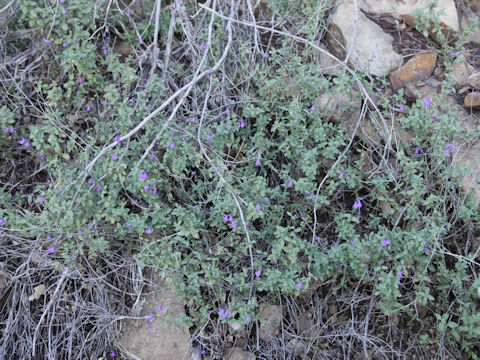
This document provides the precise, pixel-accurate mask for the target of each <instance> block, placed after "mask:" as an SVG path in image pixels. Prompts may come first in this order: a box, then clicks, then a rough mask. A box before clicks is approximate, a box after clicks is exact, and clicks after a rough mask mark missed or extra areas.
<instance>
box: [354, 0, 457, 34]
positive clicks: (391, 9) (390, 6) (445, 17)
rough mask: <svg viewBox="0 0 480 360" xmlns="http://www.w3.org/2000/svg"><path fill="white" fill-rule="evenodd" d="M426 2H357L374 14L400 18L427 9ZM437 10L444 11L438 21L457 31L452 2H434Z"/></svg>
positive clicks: (364, 0)
mask: <svg viewBox="0 0 480 360" xmlns="http://www.w3.org/2000/svg"><path fill="white" fill-rule="evenodd" d="M427 4H428V1H427V0H396V1H392V0H358V5H359V7H360V8H361V9H362V10H364V11H367V12H371V13H375V14H390V15H392V16H393V17H396V18H401V17H402V16H403V15H411V16H413V15H414V12H415V11H416V10H417V9H420V10H421V9H424V8H426V7H427ZM436 4H437V7H436V9H437V10H444V14H442V15H440V21H441V22H442V23H443V24H445V25H446V26H448V27H449V28H450V29H452V30H453V31H455V32H458V31H459V26H458V13H457V8H456V6H455V1H454V0H436Z"/></svg>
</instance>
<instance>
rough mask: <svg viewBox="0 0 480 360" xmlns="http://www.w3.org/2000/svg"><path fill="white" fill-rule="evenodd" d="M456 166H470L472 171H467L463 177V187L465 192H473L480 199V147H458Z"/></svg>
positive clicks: (454, 159)
mask: <svg viewBox="0 0 480 360" xmlns="http://www.w3.org/2000/svg"><path fill="white" fill-rule="evenodd" d="M452 163H453V165H454V166H460V167H461V166H464V165H467V166H469V167H470V168H471V169H472V170H471V172H465V173H464V176H463V178H462V183H461V188H462V190H463V191H465V192H467V193H468V192H472V195H473V196H474V198H475V199H477V200H478V199H480V185H478V184H477V181H479V180H480V149H478V148H475V147H470V148H462V147H458V153H457V154H455V156H454V157H453V160H452Z"/></svg>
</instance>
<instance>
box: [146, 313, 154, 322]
mask: <svg viewBox="0 0 480 360" xmlns="http://www.w3.org/2000/svg"><path fill="white" fill-rule="evenodd" d="M147 319H148V320H153V312H151V313H150V315H148V317H147Z"/></svg>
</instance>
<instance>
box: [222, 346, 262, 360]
mask: <svg viewBox="0 0 480 360" xmlns="http://www.w3.org/2000/svg"><path fill="white" fill-rule="evenodd" d="M256 358H257V357H256V356H255V355H254V354H252V353H251V352H248V351H245V350H242V349H240V348H239V347H235V348H233V350H232V352H230V356H229V357H228V360H255V359H256Z"/></svg>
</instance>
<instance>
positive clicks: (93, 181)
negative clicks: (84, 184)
mask: <svg viewBox="0 0 480 360" xmlns="http://www.w3.org/2000/svg"><path fill="white" fill-rule="evenodd" d="M88 183H89V184H90V185H95V184H96V183H97V182H96V181H95V180H88Z"/></svg>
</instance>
